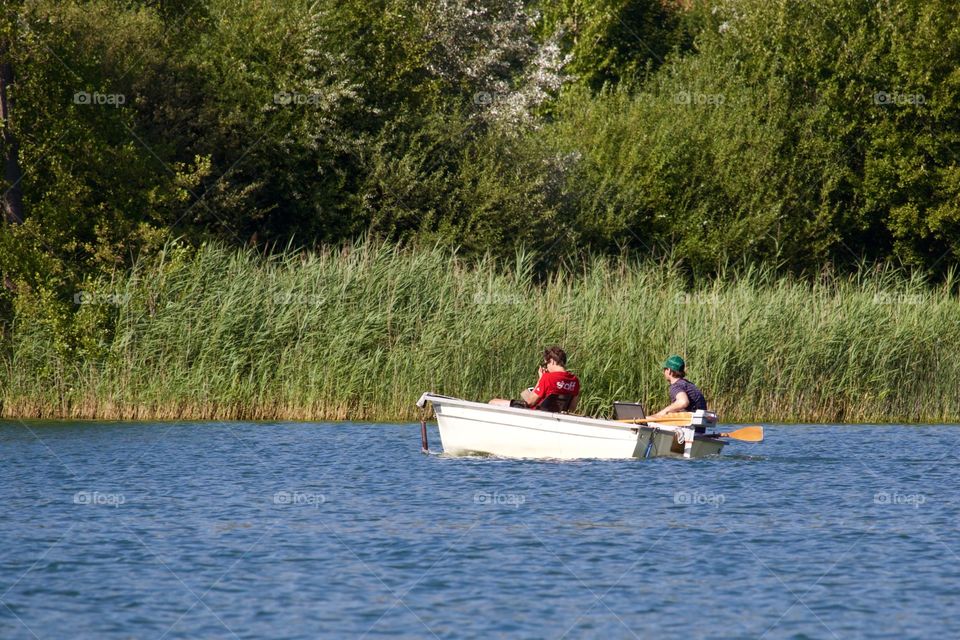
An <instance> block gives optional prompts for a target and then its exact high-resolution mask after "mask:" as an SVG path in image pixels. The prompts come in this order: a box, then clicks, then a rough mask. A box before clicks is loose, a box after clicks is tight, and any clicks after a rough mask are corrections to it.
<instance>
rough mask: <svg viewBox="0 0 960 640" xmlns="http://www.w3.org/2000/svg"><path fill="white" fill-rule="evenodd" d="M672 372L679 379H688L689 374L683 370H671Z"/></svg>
mask: <svg viewBox="0 0 960 640" xmlns="http://www.w3.org/2000/svg"><path fill="white" fill-rule="evenodd" d="M670 372H671V373H672V374H673V375H675V376H677V377H678V378H686V377H687V372H686V371H684V370H683V369H680V371H677V370H676V369H670Z"/></svg>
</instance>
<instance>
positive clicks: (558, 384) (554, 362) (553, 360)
mask: <svg viewBox="0 0 960 640" xmlns="http://www.w3.org/2000/svg"><path fill="white" fill-rule="evenodd" d="M566 365H567V354H566V352H564V350H563V349H561V348H560V347H556V346H554V347H548V348H547V349H546V350H545V351H544V352H543V363H542V364H541V365H540V368H539V369H538V370H537V373H538V375H539V376H540V379H539V380H538V381H537V384H536V386H535V387H531V388H529V389H525V390H524V391H522V392H521V393H520V397H521V398H522V400H505V399H503V398H494V399H493V400H491V401H490V404H496V405H501V406H507V407H526V408H529V409H546V410H548V411H556V410H557V409H555V408H552V407H553V405H552V403H551V402H550V401H549V400H548V399H549V398H550V396H567V397H570V404H569V405H568V406H567V407H566V409H564V410H565V411H568V412H572V411H574V410H575V409H576V408H577V399H578V398H579V396H580V380H579V379H577V376H575V375H573V374H572V373H570V372H569V371H567V369H566Z"/></svg>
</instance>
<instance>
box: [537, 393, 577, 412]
mask: <svg viewBox="0 0 960 640" xmlns="http://www.w3.org/2000/svg"><path fill="white" fill-rule="evenodd" d="M572 402H573V396H572V395H570V394H569V393H551V394H550V395H548V396H547V397H546V398H544V399H543V402H541V403H540V404H538V405H537V407H536V409H537V411H549V412H550V413H566V412H567V411H569V410H570V403H572Z"/></svg>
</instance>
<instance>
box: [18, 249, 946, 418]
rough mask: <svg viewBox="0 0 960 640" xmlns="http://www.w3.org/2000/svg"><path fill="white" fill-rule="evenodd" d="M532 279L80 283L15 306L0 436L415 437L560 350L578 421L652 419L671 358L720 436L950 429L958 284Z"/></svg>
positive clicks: (246, 271)
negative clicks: (362, 427)
mask: <svg viewBox="0 0 960 640" xmlns="http://www.w3.org/2000/svg"><path fill="white" fill-rule="evenodd" d="M535 263H536V258H535V256H533V255H532V254H524V253H522V252H518V254H517V256H516V258H515V260H513V261H512V263H511V264H503V263H496V262H495V261H494V260H492V259H477V260H470V261H468V260H465V259H463V258H460V257H457V256H456V255H455V254H454V253H453V252H451V251H450V250H447V249H444V248H441V247H435V248H420V249H405V250H403V249H398V248H396V247H394V246H391V245H387V244H374V243H361V244H356V245H353V246H350V247H346V248H343V249H340V250H333V249H330V250H326V251H321V252H316V253H306V252H292V251H291V252H286V253H280V254H277V255H275V256H272V257H268V258H265V257H262V256H260V255H258V254H256V253H255V252H252V251H249V250H237V249H230V248H226V247H222V246H215V245H205V246H202V247H200V248H199V249H191V248H187V247H184V246H181V245H178V244H171V245H168V246H167V248H166V249H165V250H163V251H161V252H160V253H159V254H158V255H157V256H154V257H152V258H150V259H147V260H144V261H141V262H140V263H138V264H137V265H135V266H134V267H133V268H132V270H130V271H129V272H127V273H126V274H124V275H123V276H120V277H116V278H114V279H112V280H106V279H101V280H96V281H89V282H88V283H87V284H86V285H85V286H84V290H83V291H78V292H76V293H75V294H74V296H73V300H72V304H73V308H72V309H66V310H64V309H63V308H62V307H63V305H61V306H60V307H55V306H52V305H50V304H43V302H44V301H43V300H42V299H41V298H42V296H43V294H42V293H40V292H37V293H33V294H26V293H25V294H23V295H21V296H19V297H18V301H17V309H16V314H15V316H14V317H15V318H16V320H15V322H14V323H12V324H11V325H10V326H9V327H7V329H6V332H5V333H6V337H5V340H4V351H3V355H2V362H0V372H2V380H0V402H2V405H0V406H2V410H0V414H2V417H4V418H11V417H17V418H70V419H83V418H97V419H111V420H112V419H124V420H128V419H129V420H146V419H158V420H171V419H174V420H180V419H183V420H188V419H189V420H194V419H196V420H203V419H244V420H370V421H407V420H415V419H417V418H419V417H420V415H421V412H420V410H418V409H417V408H416V407H415V406H414V403H415V401H416V399H417V398H418V397H419V396H420V394H421V393H422V392H423V391H427V390H431V391H434V392H436V393H441V394H446V395H453V396H457V397H462V398H465V399H472V400H486V399H488V398H491V397H498V396H499V397H512V396H515V395H516V394H517V393H518V390H519V389H521V388H523V387H525V386H528V385H529V384H530V383H531V382H532V379H533V377H534V374H535V370H536V364H537V358H538V356H539V353H540V351H541V350H542V348H543V347H544V346H545V345H547V344H552V343H556V344H560V345H562V346H563V347H564V348H565V349H566V350H567V352H568V353H569V354H570V366H571V370H573V371H574V372H575V373H576V374H577V375H578V376H579V377H580V378H581V380H582V381H583V386H584V392H583V394H584V395H583V397H582V400H581V403H580V408H579V412H580V413H583V414H586V415H593V416H606V415H609V411H610V406H611V403H612V402H613V401H614V400H627V401H640V402H643V403H645V404H646V405H647V406H648V407H650V408H651V409H653V408H654V407H659V406H660V405H662V404H665V399H666V386H665V384H664V382H663V379H662V376H661V373H660V370H659V364H658V363H659V362H660V361H662V359H663V358H664V357H665V355H667V354H669V353H680V354H682V355H683V356H684V357H685V358H686V359H687V361H688V363H689V365H688V375H689V377H690V379H691V380H693V381H694V382H696V383H697V384H698V385H699V386H701V387H702V388H703V389H704V391H705V393H706V394H707V397H708V400H709V401H710V405H711V409H714V410H716V411H717V412H718V413H719V414H720V417H721V420H723V421H724V422H730V423H733V422H752V421H759V422H833V423H847V422H857V423H869V422H878V423H891V422H906V423H944V422H957V421H958V420H960V395H958V393H957V389H958V388H960V362H958V360H957V358H956V357H955V349H954V348H953V345H956V344H960V323H958V322H957V320H956V319H957V318H958V317H960V298H958V296H957V295H956V293H955V292H954V288H955V283H954V280H953V278H952V277H950V276H949V275H948V277H947V278H946V279H945V280H944V281H943V282H941V283H940V284H937V285H931V284H929V283H927V282H925V281H923V279H922V278H920V277H910V276H907V275H904V274H903V273H901V272H896V271H893V270H866V269H862V270H861V271H860V272H859V273H857V274H853V275H849V276H827V275H824V276H821V277H820V278H818V279H816V281H814V282H809V281H806V282H805V281H802V280H800V279H797V278H793V277H790V276H776V275H774V274H773V273H772V272H771V271H769V270H766V271H765V270H763V269H749V268H748V269H743V270H740V271H739V272H726V273H721V274H720V275H719V276H717V277H716V278H714V279H711V280H710V281H708V282H707V281H704V282H702V283H701V284H700V285H699V286H698V287H696V288H693V289H690V288H688V287H687V286H685V283H686V282H687V278H686V277H685V276H684V275H683V274H682V273H681V272H680V271H679V270H678V269H677V268H676V267H673V266H671V265H670V264H669V263H666V262H662V263H654V262H652V261H650V262H638V261H635V260H630V259H626V258H620V259H609V258H599V257H598V258H595V259H592V260H586V261H584V262H582V263H580V264H579V265H577V266H568V267H567V268H565V269H561V270H559V271H557V272H555V273H554V274H553V275H551V276H549V277H546V278H545V279H542V278H539V277H538V275H537V272H536V270H535V268H534V266H535ZM47 302H49V301H47ZM52 308H59V309H60V311H58V312H53V311H50V309H52Z"/></svg>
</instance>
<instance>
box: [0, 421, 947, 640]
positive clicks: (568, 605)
mask: <svg viewBox="0 0 960 640" xmlns="http://www.w3.org/2000/svg"><path fill="white" fill-rule="evenodd" d="M958 433H960V432H958V431H957V430H956V428H955V427H895V426H856V427H854V426H782V427H776V426H774V427H768V428H767V441H766V442H764V443H763V444H760V445H750V444H740V443H738V444H731V445H730V446H729V447H727V449H726V450H725V452H724V454H723V455H722V456H720V457H716V458H713V459H705V460H693V461H683V460H666V459H657V460H646V461H616V462H613V461H581V462H554V461H516V460H499V459H491V458H486V459H483V458H460V459H457V458H445V457H442V456H435V455H431V456H426V455H422V454H421V453H420V440H419V428H418V425H386V426H385V425H367V424H356V423H344V424H309V423H307V424H304V423H283V424H268V423H257V424H254V423H37V422H27V423H22V422H3V423H0V451H2V456H3V464H2V468H0V497H2V503H0V504H2V511H0V594H2V595H0V638H3V639H5V640H6V639H19V638H30V639H39V640H47V639H50V638H98V639H99V638H155V639H161V638H344V637H350V638H353V637H360V638H362V637H369V638H377V637H387V636H389V637H425V638H433V637H436V638H508V637H509V638H514V637H518V638H593V637H603V638H670V637H676V638H859V637H863V638H911V637H912V638H933V637H945V638H951V637H952V638H956V637H960V615H958V614H960V571H958V569H960V556H958V554H960V541H958V539H957V538H958V529H960V517H958V516H960V509H958V500H957V486H958V459H957V456H956V454H955V448H954V447H953V446H952V438H953V437H955V436H956V435H957V434H958ZM430 434H431V438H432V440H431V445H432V446H433V447H435V448H437V449H439V448H440V441H439V438H438V436H437V432H436V429H435V428H433V429H432V430H431V432H430Z"/></svg>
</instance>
